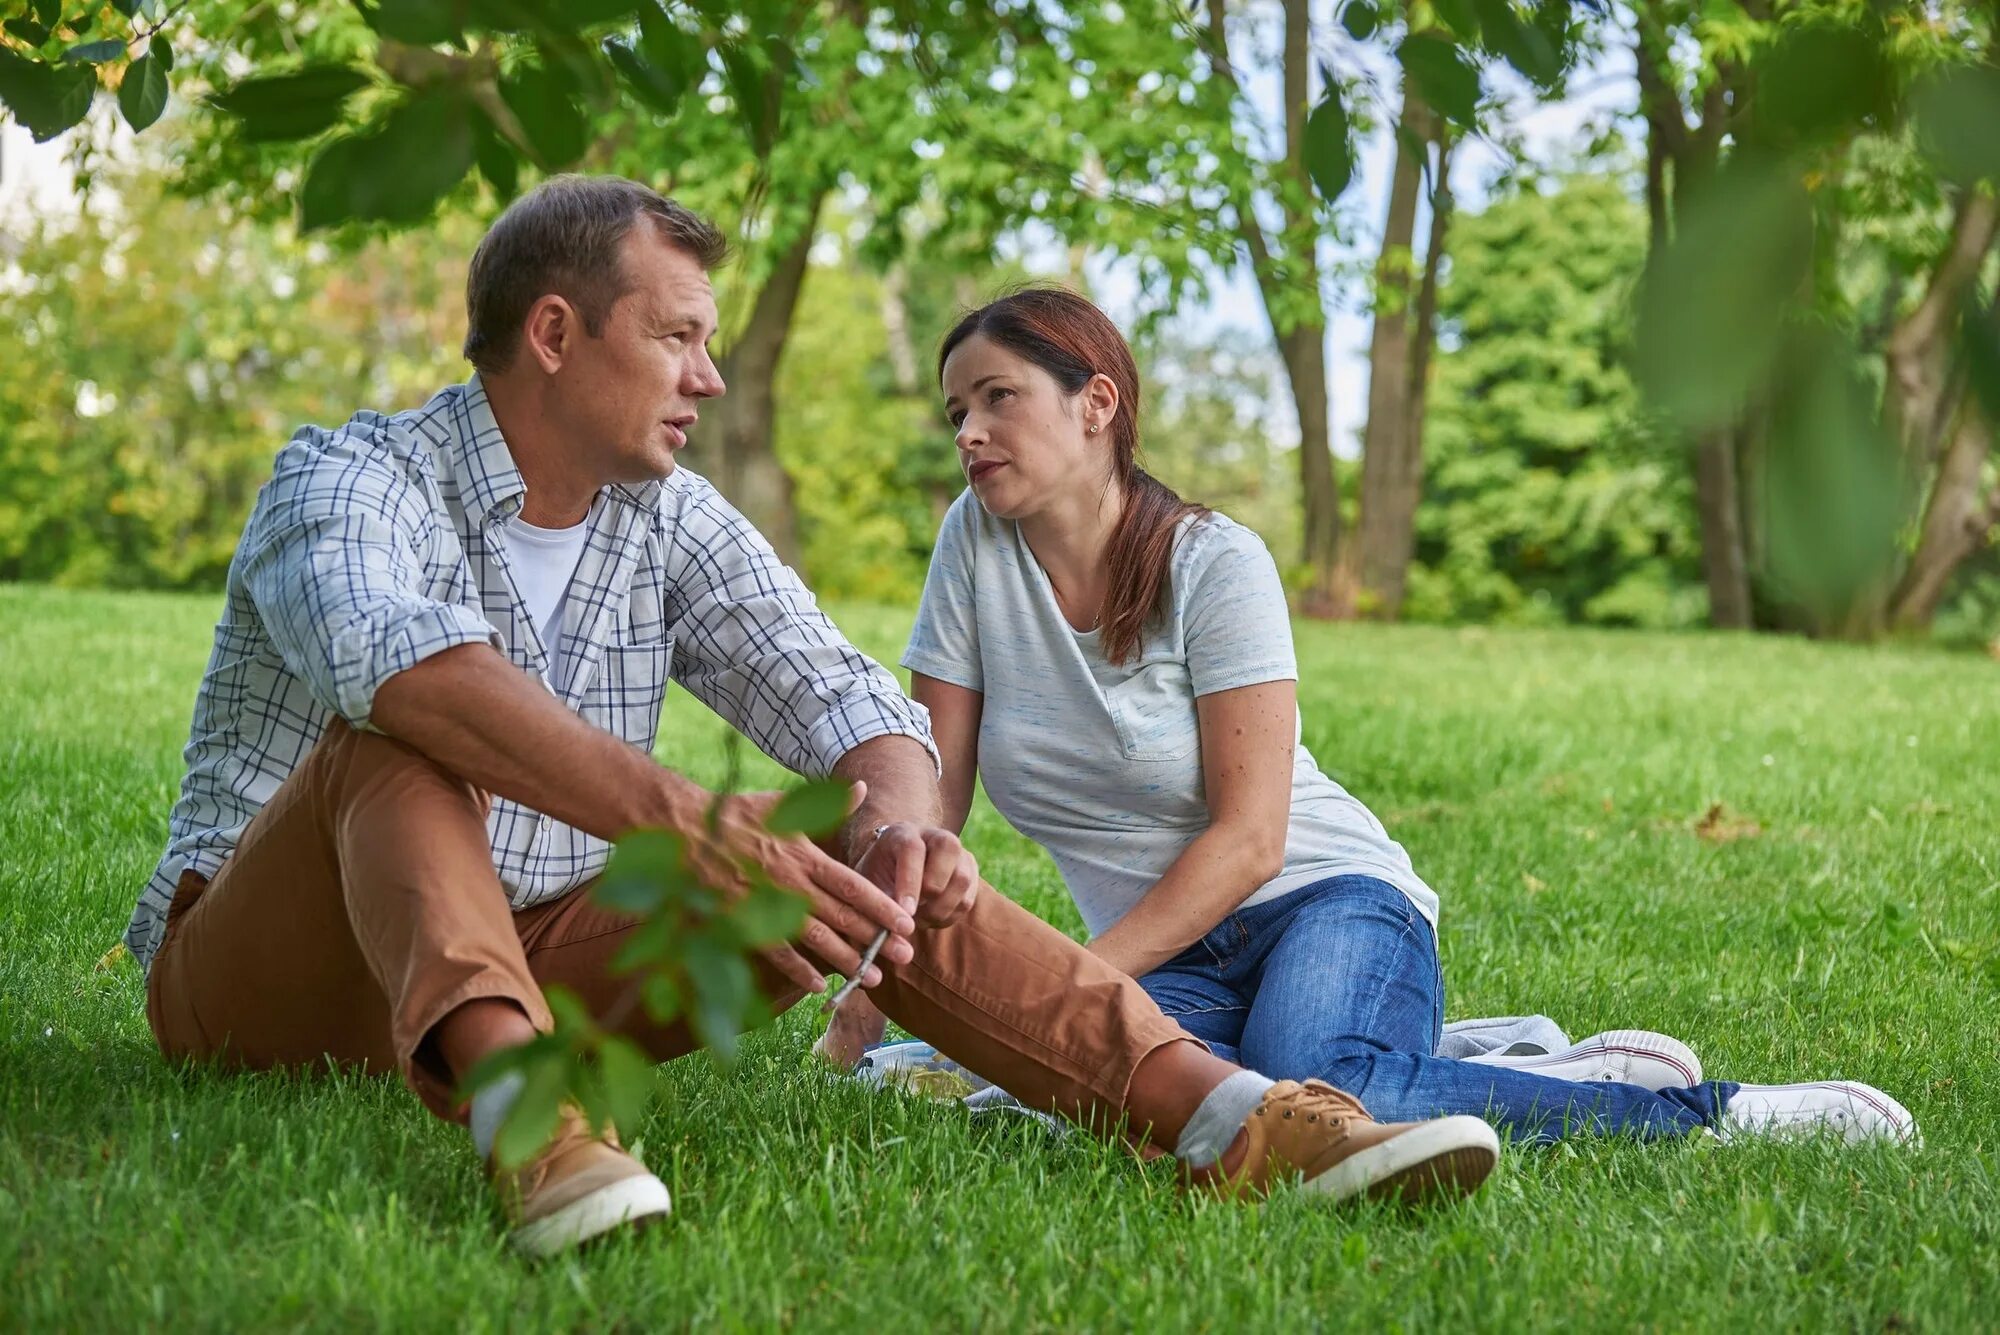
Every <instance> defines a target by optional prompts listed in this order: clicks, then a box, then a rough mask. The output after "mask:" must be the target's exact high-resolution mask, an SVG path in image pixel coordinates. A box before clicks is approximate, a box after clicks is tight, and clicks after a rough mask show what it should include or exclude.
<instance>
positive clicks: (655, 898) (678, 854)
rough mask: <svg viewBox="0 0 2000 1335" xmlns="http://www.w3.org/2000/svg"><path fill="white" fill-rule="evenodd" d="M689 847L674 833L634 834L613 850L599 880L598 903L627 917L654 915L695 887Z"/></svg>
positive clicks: (643, 831)
mask: <svg viewBox="0 0 2000 1335" xmlns="http://www.w3.org/2000/svg"><path fill="white" fill-rule="evenodd" d="M693 879H694V877H693V875H692V873H691V872H690V871H689V869H688V865H687V843H686V841H684V840H683V839H682V838H681V836H679V835H678V834H675V833H673V832H672V831H671V830H634V831H633V832H632V833H630V834H628V835H626V836H625V837H624V838H622V839H620V840H619V841H618V842H617V844H615V845H614V846H613V847H612V850H611V861H610V863H609V864H608V865H607V866H606V867H605V868H604V874H603V875H602V876H600V877H599V878H598V880H597V888H596V890H595V891H594V892H593V893H594V894H595V895H596V896H597V902H598V903H600V904H603V905H604V906H605V907H607V908H614V909H619V910H621V911H623V912H626V913H651V912H653V911H654V910H655V909H657V908H658V907H659V906H660V905H661V904H663V903H665V902H666V899H667V896H668V895H669V894H670V893H671V892H674V891H677V890H680V889H683V888H685V887H686V886H688V885H689V884H691V883H692V881H693Z"/></svg>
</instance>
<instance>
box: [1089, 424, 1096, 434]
mask: <svg viewBox="0 0 2000 1335" xmlns="http://www.w3.org/2000/svg"><path fill="white" fill-rule="evenodd" d="M1090 434H1091V435H1093V436H1094V435H1096V434H1097V427H1096V425H1095V424H1093V425H1092V426H1091V428H1090Z"/></svg>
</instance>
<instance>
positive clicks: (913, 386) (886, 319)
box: [882, 264, 923, 398]
mask: <svg viewBox="0 0 2000 1335" xmlns="http://www.w3.org/2000/svg"><path fill="white" fill-rule="evenodd" d="M909 289H910V274H909V270H907V269H905V268H904V267H903V266H902V265H901V264H893V265H891V266H889V272H888V273H886V274H884V275H883V276H882V329H883V331H884V332H885V334H886V335H887V337H888V340H889V374H890V376H891V377H892V378H893V379H894V381H895V384H896V392H897V393H898V394H901V395H903V396H904V397H906V398H915V397H916V396H917V395H918V394H920V393H922V392H923V382H922V380H921V378H920V375H921V373H920V372H919V371H918V370H917V345H916V342H915V340H913V339H912V338H911V337H910V304H909Z"/></svg>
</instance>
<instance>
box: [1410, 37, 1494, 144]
mask: <svg viewBox="0 0 2000 1335" xmlns="http://www.w3.org/2000/svg"><path fill="white" fill-rule="evenodd" d="M1396 59H1397V60H1399V61H1401V62H1402V66H1403V72H1404V73H1405V74H1406V75H1408V76H1409V77H1410V78H1411V79H1413V80H1415V81H1416V85H1417V91H1418V92H1419V93H1421V94H1422V95H1423V99H1424V101H1426V102H1428V103H1430V104H1431V106H1433V107H1435V108H1436V109H1437V110H1438V111H1439V112H1440V113H1441V114H1443V116H1444V117H1445V118H1446V119H1447V120H1450V121H1453V122H1455V123H1456V124H1458V125H1461V126H1464V127H1465V128H1467V129H1472V128H1475V127H1476V124H1477V121H1478V113H1479V70H1478V68H1477V67H1476V66H1474V65H1473V63H1472V62H1471V61H1470V60H1469V59H1467V58H1466V55H1465V53H1464V52H1463V51H1461V50H1459V49H1458V47H1457V46H1456V45H1455V44H1454V43H1452V42H1450V41H1448V40H1447V39H1445V38H1443V37H1440V36H1438V35H1437V34H1436V33H1417V34H1416V35H1414V36H1411V37H1405V38H1404V39H1403V41H1402V44H1401V45H1400V46H1398V47H1397V48H1396Z"/></svg>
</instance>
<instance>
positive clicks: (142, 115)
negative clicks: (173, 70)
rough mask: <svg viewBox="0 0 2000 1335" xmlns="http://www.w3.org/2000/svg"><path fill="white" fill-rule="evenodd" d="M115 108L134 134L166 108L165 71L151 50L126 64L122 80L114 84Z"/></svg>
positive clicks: (154, 119) (157, 117) (149, 123)
mask: <svg viewBox="0 0 2000 1335" xmlns="http://www.w3.org/2000/svg"><path fill="white" fill-rule="evenodd" d="M118 109H119V110H120V111H122V112H124V113H125V123H126V124H127V125H129V126H131V127H132V129H133V131H134V132H135V133H136V132H138V131H140V130H143V129H145V128H146V127H147V126H149V125H151V124H152V123H153V122H154V121H156V120H158V119H159V118H160V113H161V112H162V111H165V110H166V109H167V70H166V67H165V66H164V65H162V64H161V63H160V62H159V60H157V59H156V58H155V57H154V55H153V53H152V52H151V51H148V52H147V53H146V54H145V55H143V56H140V57H139V58H138V59H137V60H135V61H133V62H132V63H131V64H130V65H128V66H127V67H126V69H125V81H124V82H123V83H121V84H119V85H118Z"/></svg>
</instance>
